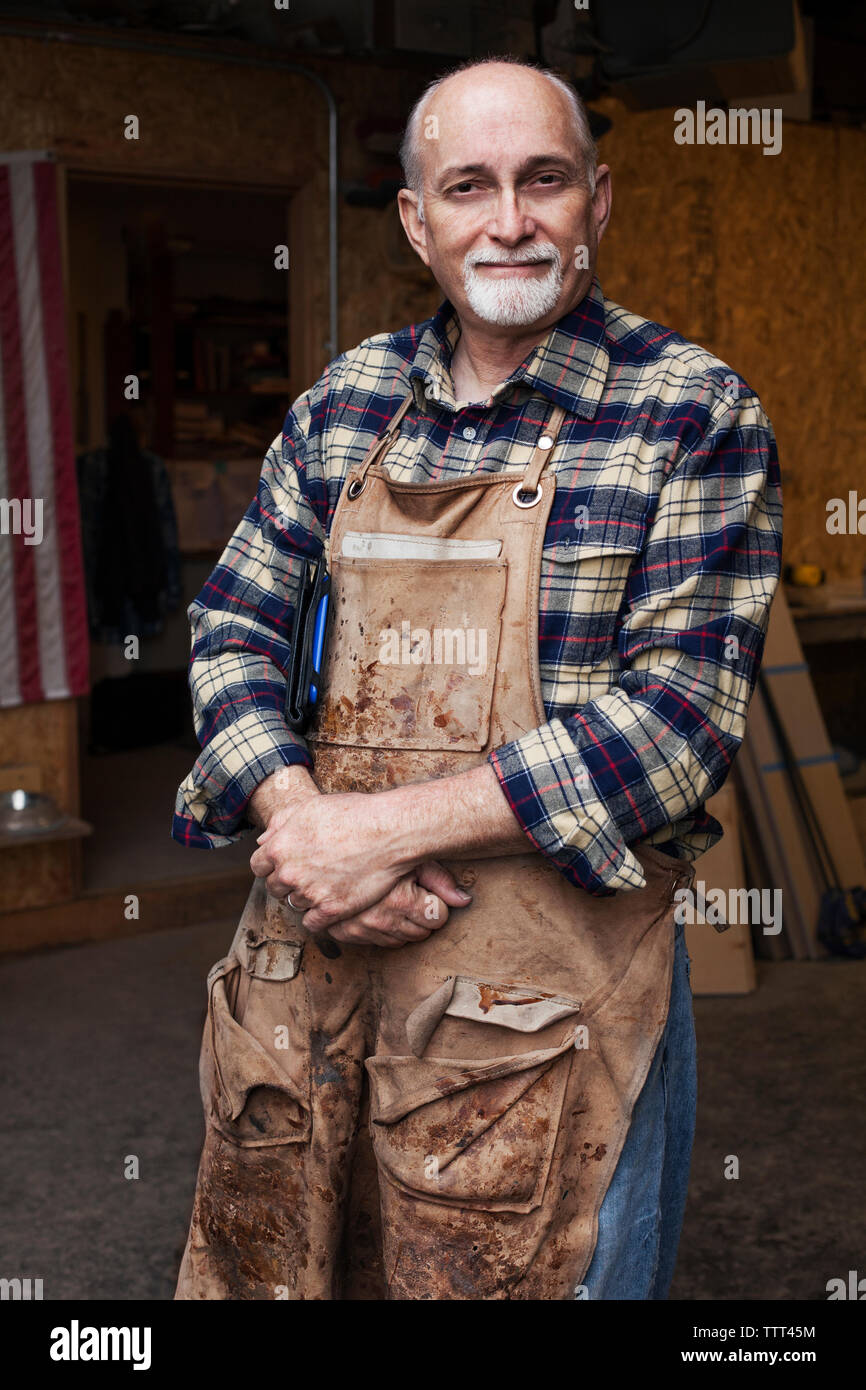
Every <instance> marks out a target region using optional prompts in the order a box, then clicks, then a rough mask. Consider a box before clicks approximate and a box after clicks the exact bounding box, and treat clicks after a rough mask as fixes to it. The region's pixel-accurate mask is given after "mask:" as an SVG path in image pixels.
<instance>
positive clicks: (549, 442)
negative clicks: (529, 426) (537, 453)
mask: <svg viewBox="0 0 866 1390" xmlns="http://www.w3.org/2000/svg"><path fill="white" fill-rule="evenodd" d="M538 447H539V449H552V448H553V438H552V436H551V435H549V434H543V435H541V437H540V439H539V441H538Z"/></svg>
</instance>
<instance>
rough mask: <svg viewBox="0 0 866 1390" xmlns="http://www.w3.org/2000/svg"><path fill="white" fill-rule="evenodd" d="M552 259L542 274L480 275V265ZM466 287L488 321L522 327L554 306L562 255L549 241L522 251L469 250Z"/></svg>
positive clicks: (478, 311) (474, 305) (465, 265)
mask: <svg viewBox="0 0 866 1390" xmlns="http://www.w3.org/2000/svg"><path fill="white" fill-rule="evenodd" d="M547 260H549V261H550V263H551V264H550V266H549V267H548V270H547V273H546V274H545V275H544V276H542V277H541V278H536V277H533V278H532V279H524V278H523V277H520V278H516V279H513V280H499V279H495V278H494V277H492V276H490V277H487V276H483V275H479V274H478V272H477V270H476V269H475V267H476V266H477V265H490V264H491V263H492V262H506V263H509V262H510V263H511V264H512V265H531V264H534V263H537V262H538V261H547ZM463 288H464V290H465V291H466V298H467V299H468V300H469V304H470V306H471V308H472V309H473V311H474V312H475V313H476V314H477V315H478V317H479V318H480V319H484V320H485V321H486V322H487V323H496V324H499V325H500V326H502V327H511V328H519V327H525V326H526V325H527V324H531V323H536V322H537V321H538V319H541V318H544V317H545V316H546V315H547V314H549V313H550V311H551V310H552V309H553V308H554V307H555V305H556V301H557V300H558V298H559V295H560V292H561V290H562V257H561V256H560V254H559V251H558V250H557V249H556V247H555V246H553V245H552V244H551V243H550V242H545V243H543V244H540V245H538V246H533V247H531V248H530V250H529V251H528V252H527V251H522V252H511V253H508V252H505V251H500V252H496V251H492V250H491V251H476V252H472V251H470V252H469V253H468V255H467V256H466V258H465V260H464V262H463Z"/></svg>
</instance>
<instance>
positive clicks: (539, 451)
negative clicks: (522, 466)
mask: <svg viewBox="0 0 866 1390" xmlns="http://www.w3.org/2000/svg"><path fill="white" fill-rule="evenodd" d="M564 419H565V411H564V410H563V408H562V406H561V405H558V406H555V407H554V410H553V412H552V414H551V416H550V419H549V420H548V422H547V428H546V429H545V431H544V433H543V434H540V435H539V436H538V441H537V443H536V445H535V448H534V450H533V453H532V458H531V459H530V460H529V463H528V464H527V466H526V472H525V473H524V475H523V482H522V483H521V485H520V491H521V492H522V493H526V494H527V495H529V496H531V495H533V494H534V493H536V492H537V491H538V480H539V478H540V477H541V474H542V472H543V470H544V465H545V464H546V463H547V460H548V459H549V458H550V456H551V454H552V453H553V447H554V445H555V444H556V440H557V437H558V435H559V431H560V430H561V428H562V422H563V420H564Z"/></svg>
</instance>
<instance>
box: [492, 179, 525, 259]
mask: <svg viewBox="0 0 866 1390" xmlns="http://www.w3.org/2000/svg"><path fill="white" fill-rule="evenodd" d="M485 231H486V232H487V235H488V236H489V237H492V238H493V239H494V240H495V241H501V242H503V243H505V245H507V246H515V245H516V244H517V243H518V242H520V241H525V240H526V238H527V237H530V236H532V235H533V234H534V232H535V220H534V218H532V217H530V216H529V213H528V212H526V211H525V210H524V208H522V207H521V204H520V198H519V196H518V194H517V192H516V191H515V190H514V189H509V190H503V191H502V192H501V193H500V194H499V197H498V198H497V200H496V208H495V211H494V213H493V216H492V217H491V219H490V221H489V222H488V223H487V226H486V228H485Z"/></svg>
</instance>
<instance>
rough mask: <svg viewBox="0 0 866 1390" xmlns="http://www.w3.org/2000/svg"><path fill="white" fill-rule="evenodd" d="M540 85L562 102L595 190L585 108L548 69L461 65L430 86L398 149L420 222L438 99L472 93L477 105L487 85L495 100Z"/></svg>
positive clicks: (508, 63)
mask: <svg viewBox="0 0 866 1390" xmlns="http://www.w3.org/2000/svg"><path fill="white" fill-rule="evenodd" d="M538 83H543V84H546V86H547V91H546V92H545V95H546V96H547V97H548V99H549V97H550V95H553V96H554V97H555V98H558V99H559V100H561V101H562V103H563V104H564V106H565V109H566V112H567V118H568V122H569V125H570V127H571V131H572V134H573V139H574V145H575V148H576V152H577V154H578V161H579V163H580V166H581V168H582V169H583V171H584V175H585V179H586V186H587V188H588V190H589V193H590V194H593V193H594V192H595V171H596V166H597V164H598V150H597V148H596V144H595V141H594V140H593V138H592V132H591V131H590V128H589V120H588V119H587V115H586V109H585V107H584V105H583V102H582V101H581V100H580V97H579V96H578V95H577V92H576V91H575V90H574V88H573V87H572V85H571V84H570V83H569V82H566V81H565V79H564V78H562V77H559V76H557V74H556V73H554V72H551V71H549V69H547V68H541V67H538V66H537V65H536V64H534V63H528V62H526V61H524V60H523V59H522V58H510V57H503V58H483V59H480V60H478V61H473V62H468V63H461V64H460V66H459V67H456V68H453V69H452V70H451V72H448V73H446V74H445V76H444V77H440V78H437V80H436V81H435V82H431V83H430V85H429V86H428V87H426V88H425V89H424V91H423V92H422V94H421V96H420V97H419V98H418V100H417V101H416V103H415V105H414V106H413V108H412V110H411V112H410V114H409V120H408V121H407V123H406V130H405V132H404V135H403V143H402V144H401V146H400V162H401V164H402V166H403V177H404V178H405V180H406V187H407V188H410V189H411V190H412V192H413V193H415V194H417V197H418V215H419V217H420V218H421V220H422V221H423V218H424V201H423V198H424V153H425V149H427V148H429V143H428V142H429V140H430V139H431V138H436V137H435V135H434V136H431V134H430V133H429V132H428V131H426V130H425V126H426V125H427V124H428V123H429V122H430V119H431V117H435V120H436V122H437V123H438V119H439V118H438V115H437V114H436V111H435V108H436V106H437V105H439V104H440V102H439V101H437V96H438V98H439V99H443V98H447V99H448V100H449V104H450V102H451V101H452V100H453V101H456V102H457V103H459V102H460V101H461V99H464V100H465V98H466V96H467V95H468V94H469V93H470V92H471V95H472V98H473V104H476V103H477V102H478V101H479V99H481V100H482V101H483V95H484V88H485V87H486V88H487V89H488V90H489V91H490V94H491V97H494V96H495V95H498V94H501V95H507V94H508V93H509V92H511V93H514V94H516V93H518V92H520V91H521V90H523V91H524V92H525V91H526V90H527V89H529V90H531V88H532V85H533V84H538ZM497 89H499V90H497ZM542 90H543V89H542ZM443 104H444V103H443ZM433 130H434V131H435V130H438V124H434V125H433Z"/></svg>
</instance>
